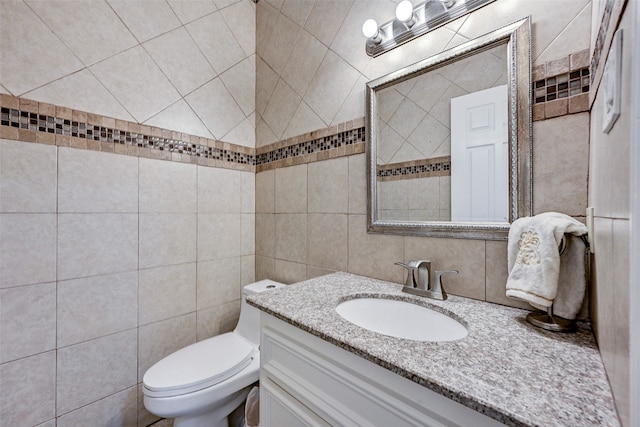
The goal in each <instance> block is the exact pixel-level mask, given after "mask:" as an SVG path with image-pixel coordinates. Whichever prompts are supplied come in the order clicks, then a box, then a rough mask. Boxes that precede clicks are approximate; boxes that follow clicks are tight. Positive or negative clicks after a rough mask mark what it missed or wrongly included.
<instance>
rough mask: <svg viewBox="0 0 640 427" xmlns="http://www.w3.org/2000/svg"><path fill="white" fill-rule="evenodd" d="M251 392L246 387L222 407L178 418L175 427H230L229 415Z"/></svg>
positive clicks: (226, 400)
mask: <svg viewBox="0 0 640 427" xmlns="http://www.w3.org/2000/svg"><path fill="white" fill-rule="evenodd" d="M249 390H250V387H246V388H244V389H242V390H240V391H238V392H236V393H234V395H233V396H229V397H227V398H226V399H224V400H225V401H224V403H223V405H222V406H218V405H216V406H215V407H214V408H213V410H211V411H208V412H203V413H199V414H189V415H185V416H182V417H177V418H175V419H174V420H173V427H229V421H228V416H229V414H231V412H233V410H234V409H236V408H237V407H238V406H240V405H241V404H242V402H243V401H244V400H245V399H246V398H247V395H248V394H249Z"/></svg>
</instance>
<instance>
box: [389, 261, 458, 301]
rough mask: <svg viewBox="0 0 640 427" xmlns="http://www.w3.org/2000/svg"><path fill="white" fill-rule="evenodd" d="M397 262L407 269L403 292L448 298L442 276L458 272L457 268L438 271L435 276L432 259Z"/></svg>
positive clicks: (440, 298)
mask: <svg viewBox="0 0 640 427" xmlns="http://www.w3.org/2000/svg"><path fill="white" fill-rule="evenodd" d="M395 264H396V265H400V266H402V267H404V268H406V269H407V280H406V281H405V284H404V286H403V287H402V292H407V293H409V294H413V295H419V296H423V297H427V298H433V299H438V300H446V299H447V293H446V292H445V290H444V286H442V276H443V275H444V274H448V273H452V274H458V271H457V270H444V271H436V272H435V277H433V274H432V271H431V261H427V260H417V261H410V262H409V264H404V263H402V262H396V263H395Z"/></svg>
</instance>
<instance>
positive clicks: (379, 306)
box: [336, 298, 468, 341]
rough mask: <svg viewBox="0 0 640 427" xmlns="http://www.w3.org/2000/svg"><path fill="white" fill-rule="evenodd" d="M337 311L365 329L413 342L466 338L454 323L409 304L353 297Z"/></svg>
mask: <svg viewBox="0 0 640 427" xmlns="http://www.w3.org/2000/svg"><path fill="white" fill-rule="evenodd" d="M336 311H337V312H338V314H339V315H340V316H342V317H343V318H344V319H345V320H347V321H349V322H351V323H353V324H355V325H358V326H360V327H362V328H364V329H368V330H370V331H373V332H377V333H379V334H383V335H389V336H392V337H396V338H404V339H408V340H414V341H455V340H459V339H462V338H464V337H466V336H467V334H468V332H467V328H465V327H464V326H463V325H462V324H461V323H460V322H458V321H457V320H455V319H453V318H451V317H449V316H447V315H445V314H442V313H440V312H437V311H435V310H431V309H430V308H427V307H423V306H421V305H417V304H413V303H411V302H408V301H398V300H392V299H384V298H356V299H351V300H347V301H344V302H342V303H340V304H338V306H337V307H336Z"/></svg>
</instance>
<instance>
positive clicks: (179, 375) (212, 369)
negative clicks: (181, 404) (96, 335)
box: [142, 332, 259, 397]
mask: <svg viewBox="0 0 640 427" xmlns="http://www.w3.org/2000/svg"><path fill="white" fill-rule="evenodd" d="M258 354H259V352H258V349H257V348H256V347H254V346H253V345H251V344H250V343H249V342H248V341H247V340H245V339H243V338H242V337H240V336H238V335H237V334H235V333H232V332H229V333H226V334H222V335H218V336H215V337H213V338H209V339H206V340H203V341H200V342H198V343H195V344H192V345H190V346H187V347H185V348H183V349H181V350H178V351H176V352H175V353H172V354H170V355H169V356H167V357H165V358H164V359H162V360H160V361H159V362H158V363H156V364H155V365H153V366H152V367H151V368H150V369H149V370H148V371H147V372H146V373H145V374H144V378H143V380H142V382H143V388H144V390H143V391H144V394H145V395H147V396H149V397H171V396H178V395H181V394H187V393H192V392H195V391H198V390H202V389H205V388H207V387H211V386H213V385H215V384H218V383H220V382H222V381H224V380H227V379H229V378H231V377H232V376H234V375H235V374H237V373H238V372H240V371H242V370H243V369H244V368H246V367H247V366H248V365H249V364H250V363H251V361H252V360H253V359H254V358H255V357H258Z"/></svg>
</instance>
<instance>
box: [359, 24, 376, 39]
mask: <svg viewBox="0 0 640 427" xmlns="http://www.w3.org/2000/svg"><path fill="white" fill-rule="evenodd" d="M362 34H364V36H365V37H366V38H368V39H375V38H376V37H377V36H378V23H377V22H376V20H375V19H367V20H366V21H364V24H362Z"/></svg>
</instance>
